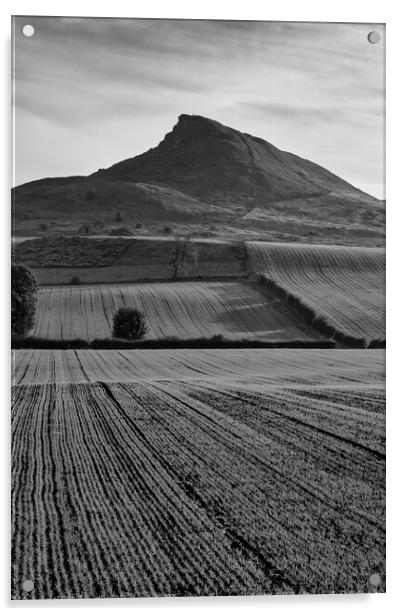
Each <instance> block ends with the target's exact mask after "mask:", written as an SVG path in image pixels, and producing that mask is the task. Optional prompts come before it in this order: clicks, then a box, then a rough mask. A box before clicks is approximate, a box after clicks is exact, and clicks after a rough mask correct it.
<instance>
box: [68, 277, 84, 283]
mask: <svg viewBox="0 0 402 616" xmlns="http://www.w3.org/2000/svg"><path fill="white" fill-rule="evenodd" d="M80 283H81V280H80V277H79V276H73V277H72V278H71V280H70V284H80Z"/></svg>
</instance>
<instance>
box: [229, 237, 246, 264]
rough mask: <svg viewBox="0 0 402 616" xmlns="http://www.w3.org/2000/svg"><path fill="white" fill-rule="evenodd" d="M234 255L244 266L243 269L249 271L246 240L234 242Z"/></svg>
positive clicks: (232, 247)
mask: <svg viewBox="0 0 402 616" xmlns="http://www.w3.org/2000/svg"><path fill="white" fill-rule="evenodd" d="M231 250H232V254H233V256H234V258H235V259H238V260H239V261H240V263H241V265H242V269H243V270H246V269H247V263H248V251H247V245H246V242H245V241H244V240H238V241H236V242H234V243H233V244H232V246H231Z"/></svg>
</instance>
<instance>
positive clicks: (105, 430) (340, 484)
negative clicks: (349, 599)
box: [12, 381, 385, 598]
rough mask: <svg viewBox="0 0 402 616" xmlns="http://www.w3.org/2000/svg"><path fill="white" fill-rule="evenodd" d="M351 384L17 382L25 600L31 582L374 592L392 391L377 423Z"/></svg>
mask: <svg viewBox="0 0 402 616" xmlns="http://www.w3.org/2000/svg"><path fill="white" fill-rule="evenodd" d="M310 391H312V396H311V397H310ZM350 393H351V400H352V401H353V404H352V406H349V405H348V403H347V395H348V394H347V392H346V393H345V396H346V401H345V402H344V403H342V402H339V400H338V401H333V400H332V398H331V395H332V393H331V391H330V390H324V391H323V393H322V401H321V400H320V399H318V398H317V396H319V393H318V390H317V389H314V388H307V387H299V388H298V389H297V390H296V389H288V390H282V391H280V390H279V389H278V390H277V391H272V392H271V393H269V392H268V391H265V393H264V394H262V393H260V394H257V393H253V394H251V393H250V392H248V391H247V390H246V389H244V388H242V387H240V388H236V387H235V386H234V385H233V383H232V386H231V387H230V388H229V389H228V387H227V384H223V385H222V386H219V385H218V383H217V382H214V383H209V384H208V382H207V383H205V382H204V383H203V384H200V386H198V385H196V384H195V382H193V383H192V384H189V385H187V384H185V383H174V382H171V383H166V382H159V383H158V382H156V381H154V382H152V383H151V382H150V383H146V382H143V383H125V384H117V383H116V384H106V383H104V382H98V383H96V384H81V385H80V384H77V385H45V386H38V385H31V386H17V387H15V388H14V393H13V437H12V443H13V457H12V461H13V462H12V479H13V485H12V488H13V489H12V515H13V536H12V560H13V577H12V582H13V597H15V598H23V597H26V594H25V593H24V591H23V590H22V586H21V585H22V581H23V580H25V579H31V580H33V581H34V584H35V588H34V591H33V592H32V594H31V595H30V596H33V597H34V598H51V597H53V598H55V597H99V596H102V597H113V596H123V597H124V596H157V595H203V594H261V593H299V592H322V593H324V592H326V593H327V592H329V593H332V592H364V591H367V590H368V582H367V580H368V578H369V576H370V575H371V573H372V572H373V570H375V571H377V572H379V573H380V575H381V576H382V577H384V542H385V536H384V472H385V467H384V456H383V451H382V437H383V423H382V422H378V419H379V417H380V415H381V413H380V411H381V409H382V408H383V399H382V397H381V393H380V392H379V391H378V390H375V391H373V392H371V393H370V391H368V393H367V395H368V397H369V398H370V396H371V394H373V396H374V398H376V400H377V402H376V408H377V410H375V411H373V410H370V411H367V413H366V414H367V417H366V420H365V413H364V412H362V411H359V409H357V408H356V406H355V398H356V396H357V397H362V398H364V396H365V393H364V392H362V391H359V390H351V392H350ZM374 398H370V400H371V402H373V400H374ZM322 404H323V405H324V406H323V408H322V410H320V407H321V405H322ZM309 407H311V408H312V414H311V417H309V416H307V417H306V409H308V408H309ZM349 413H352V416H353V417H354V419H351V420H350V422H349V424H347V425H346V426H345V417H346V416H347V415H348V414H349ZM365 421H366V422H367V424H366V425H365ZM354 422H356V425H357V429H356V430H355V431H353V429H352V426H353V424H354ZM376 422H377V423H376ZM372 428H373V435H372V436H371V437H369V432H370V430H371V429H372ZM345 431H346V432H345ZM370 438H371V440H370Z"/></svg>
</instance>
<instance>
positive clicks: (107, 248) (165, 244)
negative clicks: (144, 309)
mask: <svg viewBox="0 0 402 616" xmlns="http://www.w3.org/2000/svg"><path fill="white" fill-rule="evenodd" d="M174 246H175V239H174V237H172V236H169V235H168V236H159V237H135V238H131V237H130V238H120V237H119V238H105V237H98V238H94V237H60V238H35V239H32V240H27V241H25V242H18V243H15V244H14V249H13V261H14V262H15V263H21V264H24V265H27V266H28V267H30V268H32V269H33V270H34V272H35V275H36V277H37V279H38V281H39V283H40V284H41V285H54V284H55V285H60V284H70V283H71V279H72V278H73V277H78V278H79V279H80V282H81V283H113V282H134V281H143V280H171V279H172V278H173V275H174V267H173V265H172V259H173V255H174ZM243 256H245V252H244V251H241V252H240V253H239V251H238V245H237V243H236V242H230V241H217V240H214V239H211V238H209V239H202V238H197V239H195V238H193V239H192V240H191V243H190V245H189V247H188V251H187V256H186V259H185V261H184V262H183V263H182V264H181V265H180V266H179V268H178V271H177V276H178V277H179V278H188V277H189V278H196V277H211V278H213V277H222V276H225V277H227V276H232V277H239V276H242V275H244V274H245V267H246V263H245V259H242V257H243Z"/></svg>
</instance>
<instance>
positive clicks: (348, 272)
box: [247, 242, 385, 339]
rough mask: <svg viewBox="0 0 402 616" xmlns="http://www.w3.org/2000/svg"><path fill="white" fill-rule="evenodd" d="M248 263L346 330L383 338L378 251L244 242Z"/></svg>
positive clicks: (380, 254)
mask: <svg viewBox="0 0 402 616" xmlns="http://www.w3.org/2000/svg"><path fill="white" fill-rule="evenodd" d="M247 250H248V254H249V258H250V267H251V269H252V270H253V271H255V272H264V273H265V274H266V275H267V276H268V277H269V278H270V279H271V280H274V281H275V282H276V283H279V285H280V286H281V287H282V288H283V289H284V290H285V291H287V292H288V293H290V294H293V295H295V296H296V297H298V298H300V299H301V300H302V301H303V302H304V303H305V304H306V305H307V306H309V307H310V308H312V309H313V310H314V311H315V313H316V314H317V315H318V316H323V317H325V318H326V319H327V320H328V322H329V323H331V324H332V325H334V326H335V327H336V328H338V329H339V330H341V331H343V332H344V333H346V334H352V335H355V336H362V337H364V338H366V339H374V338H384V337H385V253H384V251H383V250H382V249H380V248H378V249H368V248H352V247H342V246H314V245H302V244H270V243H267V242H248V243H247Z"/></svg>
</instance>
